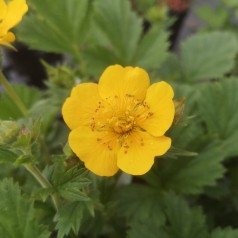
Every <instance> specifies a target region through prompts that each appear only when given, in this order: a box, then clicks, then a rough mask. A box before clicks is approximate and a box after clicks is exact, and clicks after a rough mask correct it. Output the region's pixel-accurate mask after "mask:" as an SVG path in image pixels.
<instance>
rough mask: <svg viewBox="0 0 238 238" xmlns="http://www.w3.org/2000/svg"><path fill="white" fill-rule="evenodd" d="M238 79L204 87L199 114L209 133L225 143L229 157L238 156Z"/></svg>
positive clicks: (201, 93)
mask: <svg viewBox="0 0 238 238" xmlns="http://www.w3.org/2000/svg"><path fill="white" fill-rule="evenodd" d="M237 90H238V78H227V79H224V80H222V81H221V82H218V83H212V84H206V85H204V86H203V87H202V90H201V92H200V95H201V96H200V99H199V101H198V102H199V114H200V115H201V117H202V119H203V120H204V122H205V124H206V126H207V130H208V133H209V134H210V135H211V136H218V138H219V139H220V140H221V141H222V142H223V146H224V148H225V152H226V153H227V156H237V155H238V147H237V141H238V132H237V128H238V111H237V105H238V95H237Z"/></svg>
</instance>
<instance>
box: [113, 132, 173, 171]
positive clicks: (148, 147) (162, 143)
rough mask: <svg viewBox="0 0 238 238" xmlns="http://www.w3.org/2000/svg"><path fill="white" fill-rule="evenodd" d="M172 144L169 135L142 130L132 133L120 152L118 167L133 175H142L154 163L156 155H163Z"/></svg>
mask: <svg viewBox="0 0 238 238" xmlns="http://www.w3.org/2000/svg"><path fill="white" fill-rule="evenodd" d="M170 146H171V139H170V138H169V137H165V136H161V137H153V136H151V135H150V134H148V133H146V132H142V131H135V132H134V133H132V134H131V135H130V136H128V138H127V139H126V141H125V142H124V144H123V146H122V147H121V149H120V151H119V153H118V161H117V165H118V167H119V168H120V169H121V170H123V171H124V172H126V173H128V174H132V175H142V174H145V173H146V172H148V171H149V170H150V168H151V167H152V165H153V164H154V157H155V156H159V155H163V154H165V153H166V152H167V150H168V149H169V148H170Z"/></svg>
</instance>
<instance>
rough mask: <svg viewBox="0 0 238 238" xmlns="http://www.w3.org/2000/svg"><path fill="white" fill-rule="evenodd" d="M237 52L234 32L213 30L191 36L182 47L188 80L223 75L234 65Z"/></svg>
mask: <svg viewBox="0 0 238 238" xmlns="http://www.w3.org/2000/svg"><path fill="white" fill-rule="evenodd" d="M225 42H229V44H225ZM237 52H238V44H237V40H236V37H235V36H234V35H233V34H232V33H228V32H212V33H205V34H199V35H195V36H192V37H190V38H189V39H188V40H186V41H185V42H184V43H183V44H182V49H181V57H182V67H183V71H184V73H185V76H186V80H187V81H190V82H192V81H194V80H207V79H211V78H221V77H223V76H224V74H225V73H228V72H229V71H230V70H231V69H232V67H233V66H234V63H235V61H234V59H235V56H236V54H237Z"/></svg>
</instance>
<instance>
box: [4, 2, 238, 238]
mask: <svg viewBox="0 0 238 238" xmlns="http://www.w3.org/2000/svg"><path fill="white" fill-rule="evenodd" d="M157 3H158V1H156V0H146V1H141V0H140V1H129V0H113V1H111V0H54V1H52V0H41V1H38V0H29V4H30V11H29V13H28V15H27V16H26V17H24V20H23V22H22V24H21V26H20V27H19V31H17V38H18V37H19V39H20V40H22V41H23V42H24V43H26V44H27V46H29V47H30V48H31V49H36V50H41V51H47V52H54V53H60V54H63V57H62V58H63V59H64V62H62V64H60V65H57V66H51V65H49V64H47V63H45V62H43V65H44V67H45V69H46V72H47V79H48V81H46V86H47V89H46V90H44V91H39V90H37V89H35V88H30V87H26V86H18V85H16V86H14V90H15V91H16V93H17V94H18V95H19V97H20V98H21V99H22V101H23V103H24V104H25V105H26V107H27V110H28V112H29V115H28V116H27V117H26V118H23V117H22V114H21V113H20V111H19V110H18V108H17V107H16V106H15V104H14V103H13V102H12V100H11V99H10V98H9V97H8V96H7V95H6V93H4V92H3V93H1V98H0V162H1V167H0V177H1V178H3V177H14V180H15V181H17V182H18V183H19V184H20V185H17V184H15V183H13V182H12V180H10V179H9V180H8V179H4V180H3V181H1V182H0V236H4V237H6V238H8V237H12V238H15V237H20V238H21V237H24V238H28V237H29V238H30V237H40V238H46V237H49V236H50V233H49V231H48V230H50V231H52V234H51V237H52V238H53V237H57V238H64V237H67V238H73V237H92V238H97V237H113V238H123V237H128V238H144V237H148V238H157V237H161V238H191V237H192V238H233V237H234V238H235V237H237V234H238V231H237V229H236V228H237V224H236V220H237V217H238V216H237V211H238V192H237V187H238V176H237V174H238V163H237V156H238V149H237V141H238V132H237V128H238V114H237V110H236V108H237V104H238V96H237V95H238V94H237V91H238V78H237V75H238V73H237V72H238V63H237V62H238V61H237V53H238V43H237V30H236V31H235V30H234V29H235V27H236V28H237V26H236V23H235V22H236V21H235V20H234V23H232V24H231V21H230V20H231V18H232V16H234V17H236V15H237V16H238V14H237V13H236V11H237V10H236V9H235V8H236V6H237V3H236V2H235V1H234V2H233V0H223V1H222V2H221V3H219V4H218V8H217V9H216V11H213V10H212V9H210V8H208V7H206V8H200V10H198V12H199V15H200V17H201V18H203V19H204V20H205V21H207V23H208V27H206V28H205V29H203V33H199V34H196V35H194V36H192V37H190V38H189V39H187V40H185V41H184V42H183V43H182V45H181V47H180V49H181V51H180V53H179V54H178V55H177V54H175V53H173V52H169V51H168V47H169V42H168V39H169V36H170V34H171V32H169V30H167V27H168V25H169V24H170V23H171V22H172V21H173V18H170V17H168V16H167V15H166V13H167V9H168V8H167V6H165V5H163V6H160V5H158V4H157ZM224 6H227V7H228V8H229V9H231V8H234V11H233V10H232V11H231V14H230V15H228V12H227V11H226V8H224ZM234 19H235V18H234ZM145 21H146V23H148V25H149V27H148V29H147V27H145ZM148 21H149V22H148ZM211 29H212V30H216V31H215V32H214V31H213V32H211V31H210V30H211ZM224 29H225V30H224ZM223 30H224V31H223ZM204 31H206V33H204ZM111 64H121V65H123V66H126V65H131V66H139V67H143V68H145V69H146V70H147V71H148V72H149V74H150V77H151V81H152V82H156V81H158V80H162V79H163V80H166V81H169V82H171V81H173V88H174V91H175V103H176V102H177V100H176V99H179V98H180V97H181V99H180V100H184V97H185V98H186V99H185V109H184V112H183V110H182V109H181V111H180V113H177V114H176V119H177V118H180V120H179V122H178V123H177V120H175V121H174V124H173V127H172V129H171V130H169V131H168V132H166V135H167V136H169V137H171V139H172V147H171V149H170V151H169V152H168V153H167V154H166V155H165V156H164V158H155V164H154V166H153V168H152V169H151V170H150V172H148V173H147V174H145V175H143V176H138V177H136V176H134V177H133V178H131V180H130V183H129V184H128V185H126V186H125V185H124V184H123V182H125V181H123V179H122V178H120V176H121V174H120V173H118V174H117V175H115V176H113V177H111V178H109V177H99V176H96V175H94V174H91V173H89V172H88V171H87V170H86V169H85V167H84V165H83V164H82V163H81V162H80V160H78V158H76V156H75V154H74V153H73V152H72V151H71V149H70V148H69V146H68V144H67V140H68V134H69V129H68V128H67V126H66V125H65V123H64V122H63V119H62V115H61V108H62V104H63V102H64V101H65V99H66V97H68V95H69V94H70V91H71V89H72V87H74V86H75V85H77V84H78V83H82V82H96V81H97V79H98V78H99V75H100V73H101V72H102V71H103V70H104V69H105V67H107V66H108V65H111ZM180 114H181V115H180ZM65 144H66V145H65ZM91 149H92V150H93V149H94V148H91ZM171 155H172V156H171ZM95 163H97V161H96V160H95ZM12 165H14V166H12ZM28 172H30V173H31V175H29V174H26V173H28ZM32 175H33V176H32ZM123 176H124V175H123ZM123 176H122V177H123ZM127 176H129V175H127ZM29 178H30V179H29ZM35 179H36V181H35ZM37 182H38V183H39V184H37ZM40 185H41V187H40ZM53 205H54V206H53ZM41 224H47V226H43V225H41ZM226 226H228V227H226ZM230 226H231V227H230ZM217 227H223V229H221V228H217ZM13 228H14V229H13Z"/></svg>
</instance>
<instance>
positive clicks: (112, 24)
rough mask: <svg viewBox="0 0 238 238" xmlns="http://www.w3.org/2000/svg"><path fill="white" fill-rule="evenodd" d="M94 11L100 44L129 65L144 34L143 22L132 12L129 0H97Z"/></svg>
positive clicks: (96, 34) (96, 33)
mask: <svg viewBox="0 0 238 238" xmlns="http://www.w3.org/2000/svg"><path fill="white" fill-rule="evenodd" d="M94 9H95V15H94V21H95V25H96V27H95V36H97V37H96V39H97V42H98V44H99V45H100V46H103V47H105V48H109V49H110V51H111V52H112V53H113V54H114V55H115V56H117V57H118V58H119V59H120V60H121V63H122V64H128V63H129V62H130V61H131V59H132V56H133V55H134V53H135V51H136V46H137V44H138V42H139V39H140V36H141V33H142V20H141V19H140V18H139V17H138V16H136V14H135V13H134V12H132V11H131V7H130V2H129V1H128V0H125V1H121V0H114V1H111V0H97V1H96V2H95V6H94Z"/></svg>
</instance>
